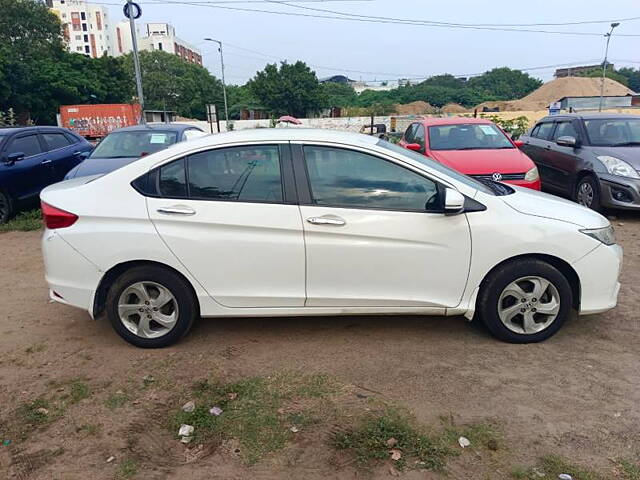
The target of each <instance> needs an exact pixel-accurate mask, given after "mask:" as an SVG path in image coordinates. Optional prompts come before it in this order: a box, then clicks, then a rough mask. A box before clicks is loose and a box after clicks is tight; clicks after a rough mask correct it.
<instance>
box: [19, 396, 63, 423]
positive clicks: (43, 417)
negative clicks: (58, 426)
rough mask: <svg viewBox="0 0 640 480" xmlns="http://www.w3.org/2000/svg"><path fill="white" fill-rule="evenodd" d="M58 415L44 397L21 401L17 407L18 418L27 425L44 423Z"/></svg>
mask: <svg viewBox="0 0 640 480" xmlns="http://www.w3.org/2000/svg"><path fill="white" fill-rule="evenodd" d="M57 417H58V412H55V411H53V409H52V407H51V405H50V404H49V402H48V401H47V400H46V399H44V398H36V399H35V400H33V401H31V402H27V403H23V404H21V405H20V406H19V407H18V418H19V420H20V421H22V422H24V423H26V424H29V425H46V424H47V423H50V422H51V421H52V420H54V419H55V418H57Z"/></svg>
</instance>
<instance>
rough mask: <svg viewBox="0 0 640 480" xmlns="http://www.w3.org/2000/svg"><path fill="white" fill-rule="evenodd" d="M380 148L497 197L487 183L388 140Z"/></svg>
mask: <svg viewBox="0 0 640 480" xmlns="http://www.w3.org/2000/svg"><path fill="white" fill-rule="evenodd" d="M378 146H379V147H383V148H386V149H387V150H391V151H392V152H395V153H399V154H401V155H404V156H405V157H409V158H411V159H412V160H415V161H417V162H420V163H422V164H423V165H426V166H428V167H430V168H433V169H434V170H436V171H438V172H440V173H444V174H445V175H448V176H449V177H451V178H453V179H454V180H457V181H458V182H461V183H464V184H465V185H468V186H469V187H471V188H475V189H476V190H480V191H482V192H484V193H488V194H489V195H495V194H496V190H495V189H494V188H492V187H491V186H490V185H487V184H485V183H481V182H479V181H478V180H476V179H474V178H471V177H468V176H466V175H464V174H462V173H460V172H458V171H457V170H454V169H452V168H449V167H447V166H446V165H443V164H441V163H439V162H436V161H435V160H432V159H431V158H429V157H425V156H424V155H422V154H420V153H417V152H414V151H413V150H408V149H406V148H402V147H400V146H398V145H394V144H393V143H390V142H387V141H386V140H380V141H379V142H378Z"/></svg>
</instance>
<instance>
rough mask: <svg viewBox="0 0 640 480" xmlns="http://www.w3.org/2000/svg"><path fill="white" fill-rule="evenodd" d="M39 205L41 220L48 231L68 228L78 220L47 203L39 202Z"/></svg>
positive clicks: (74, 216)
mask: <svg viewBox="0 0 640 480" xmlns="http://www.w3.org/2000/svg"><path fill="white" fill-rule="evenodd" d="M40 205H41V207H42V219H43V220H44V224H45V225H46V227H47V228H49V229H54V228H66V227H70V226H71V225H73V224H74V223H76V220H78V216H77V215H74V214H73V213H69V212H66V211H64V210H60V209H59V208H56V207H52V206H51V205H49V204H48V203H44V202H40Z"/></svg>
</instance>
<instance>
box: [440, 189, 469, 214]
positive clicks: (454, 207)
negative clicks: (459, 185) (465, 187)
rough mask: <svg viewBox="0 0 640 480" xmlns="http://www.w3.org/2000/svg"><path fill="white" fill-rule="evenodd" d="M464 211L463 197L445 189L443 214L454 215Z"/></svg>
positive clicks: (454, 191) (455, 191)
mask: <svg viewBox="0 0 640 480" xmlns="http://www.w3.org/2000/svg"><path fill="white" fill-rule="evenodd" d="M463 210H464V195H462V194H461V193H460V192H458V191H457V190H454V189H453V188H446V189H445V191H444V213H445V214H446V215H455V214H457V213H462V211H463Z"/></svg>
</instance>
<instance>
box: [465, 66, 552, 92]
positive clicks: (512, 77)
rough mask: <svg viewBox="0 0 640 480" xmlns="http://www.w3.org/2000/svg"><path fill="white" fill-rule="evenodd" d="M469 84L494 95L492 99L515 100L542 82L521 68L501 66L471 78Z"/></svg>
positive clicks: (479, 90)
mask: <svg viewBox="0 0 640 480" xmlns="http://www.w3.org/2000/svg"><path fill="white" fill-rule="evenodd" d="M467 85H468V86H469V87H470V88H473V89H476V90H478V92H481V93H484V94H486V95H488V96H490V97H492V98H491V99H492V100H513V99H516V98H522V97H524V96H525V95H528V94H529V93H531V92H532V91H534V90H535V89H536V88H539V87H540V86H541V85H542V82H541V81H540V80H538V79H537V78H533V77H531V76H529V74H527V73H523V72H521V71H520V70H511V69H510V68H507V67H501V68H494V69H493V70H490V71H488V72H485V73H483V74H482V75H479V76H477V77H473V78H471V79H469V80H468V81H467Z"/></svg>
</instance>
